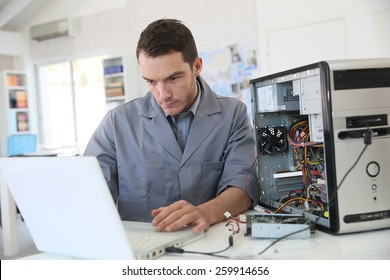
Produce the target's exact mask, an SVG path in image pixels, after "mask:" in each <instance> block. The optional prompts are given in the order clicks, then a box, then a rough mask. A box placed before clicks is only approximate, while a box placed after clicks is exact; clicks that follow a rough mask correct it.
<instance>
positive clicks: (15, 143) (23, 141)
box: [7, 134, 37, 157]
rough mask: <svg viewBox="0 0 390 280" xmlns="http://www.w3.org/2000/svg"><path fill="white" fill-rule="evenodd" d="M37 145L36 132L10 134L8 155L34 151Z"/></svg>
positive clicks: (19, 154)
mask: <svg viewBox="0 0 390 280" xmlns="http://www.w3.org/2000/svg"><path fill="white" fill-rule="evenodd" d="M36 147H37V136H36V135H35V134H13V135H10V136H8V142H7V156H8V157H15V156H23V154H25V153H33V152H35V151H36Z"/></svg>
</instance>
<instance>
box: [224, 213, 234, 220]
mask: <svg viewBox="0 0 390 280" xmlns="http://www.w3.org/2000/svg"><path fill="white" fill-rule="evenodd" d="M223 214H224V215H225V217H226V219H229V218H231V217H232V214H230V212H229V211H226V212H225V213H223Z"/></svg>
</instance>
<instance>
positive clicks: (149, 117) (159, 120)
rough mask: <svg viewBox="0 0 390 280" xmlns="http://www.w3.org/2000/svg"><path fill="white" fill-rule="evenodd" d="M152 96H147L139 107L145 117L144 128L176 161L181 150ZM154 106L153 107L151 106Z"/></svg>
mask: <svg viewBox="0 0 390 280" xmlns="http://www.w3.org/2000/svg"><path fill="white" fill-rule="evenodd" d="M157 106H158V105H157V104H156V103H155V101H154V98H153V97H152V96H151V94H150V96H149V98H146V99H145V102H144V104H143V106H142V109H141V115H142V116H144V117H146V119H145V120H144V124H145V130H146V131H147V132H148V133H149V134H150V135H151V136H152V137H153V139H154V140H155V141H156V142H158V143H159V144H160V145H161V146H162V147H163V148H164V149H165V150H167V152H168V153H170V154H171V155H172V156H173V157H174V158H176V159H177V160H178V161H181V158H182V151H181V150H180V147H179V145H178V144H177V141H176V138H175V135H174V134H173V131H172V128H171V127H170V125H169V122H168V120H167V119H166V117H165V115H164V112H163V111H162V110H161V108H159V107H157ZM152 107H154V108H152Z"/></svg>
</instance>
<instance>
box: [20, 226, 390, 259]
mask: <svg viewBox="0 0 390 280" xmlns="http://www.w3.org/2000/svg"><path fill="white" fill-rule="evenodd" d="M245 231H246V229H245V225H244V224H241V231H240V233H238V234H235V235H234V244H233V247H232V248H230V249H228V250H227V251H225V252H223V253H221V254H220V255H223V256H228V257H230V258H232V259H248V260H249V259H263V260H341V259H348V260H390V229H382V230H374V231H368V232H360V233H349V234H343V235H332V234H328V233H325V232H322V231H319V230H317V231H316V233H315V234H314V235H313V236H312V237H311V238H309V239H285V240H281V241H279V242H277V243H276V244H274V245H273V246H272V247H270V248H269V249H268V250H267V251H265V252H264V253H263V254H261V255H258V254H259V252H261V251H262V250H264V249H265V248H266V247H267V246H268V245H269V244H271V243H272V242H273V240H267V239H256V238H252V237H248V236H244V233H245ZM228 235H229V233H228V229H227V228H226V227H225V223H220V224H217V225H214V226H212V227H211V228H210V229H209V230H208V231H207V232H206V233H205V236H204V238H202V239H200V240H198V241H196V242H194V243H191V244H188V245H186V246H185V247H183V249H185V250H189V251H200V252H214V251H219V250H222V249H224V248H226V247H227V246H228ZM23 259H24V260H28V259H40V260H48V259H69V258H65V257H63V256H58V255H53V254H48V253H40V254H37V255H33V256H29V257H25V258H23ZM159 259H161V260H172V259H173V260H183V259H194V260H196V259H198V260H199V259H216V258H215V257H212V256H206V255H198V254H182V255H181V254H167V255H164V256H162V257H160V258H159Z"/></svg>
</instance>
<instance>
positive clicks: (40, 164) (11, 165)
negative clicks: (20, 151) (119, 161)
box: [0, 157, 204, 259]
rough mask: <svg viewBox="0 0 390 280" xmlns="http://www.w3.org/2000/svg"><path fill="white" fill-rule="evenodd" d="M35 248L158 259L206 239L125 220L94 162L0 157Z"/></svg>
mask: <svg viewBox="0 0 390 280" xmlns="http://www.w3.org/2000/svg"><path fill="white" fill-rule="evenodd" d="M0 173H1V174H0V176H1V175H2V176H3V177H4V179H5V182H6V184H7V186H8V188H9V189H10V191H11V193H12V195H13V197H14V199H15V202H16V204H17V206H18V208H19V210H20V213H21V215H22V217H23V220H24V221H25V223H26V225H27V227H28V229H29V231H30V234H31V237H32V239H33V240H34V242H35V245H36V247H37V249H38V250H39V251H41V252H47V253H54V254H59V255H63V256H67V257H71V258H76V259H155V258H158V257H160V256H162V255H163V254H165V248H167V247H171V246H175V247H182V246H183V245H185V244H188V243H190V242H192V241H195V240H198V239H200V238H202V237H203V236H204V233H201V234H197V235H195V234H193V233H192V231H191V229H190V228H185V229H183V230H179V231H176V232H156V231H155V230H154V228H153V226H152V225H151V224H150V223H143V222H125V221H121V219H120V217H119V214H118V211H117V208H116V205H115V203H114V200H113V198H112V196H111V193H110V191H109V188H108V186H107V184H106V181H105V178H104V176H103V173H102V170H101V168H100V165H99V163H98V161H97V159H96V158H95V157H20V158H0Z"/></svg>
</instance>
